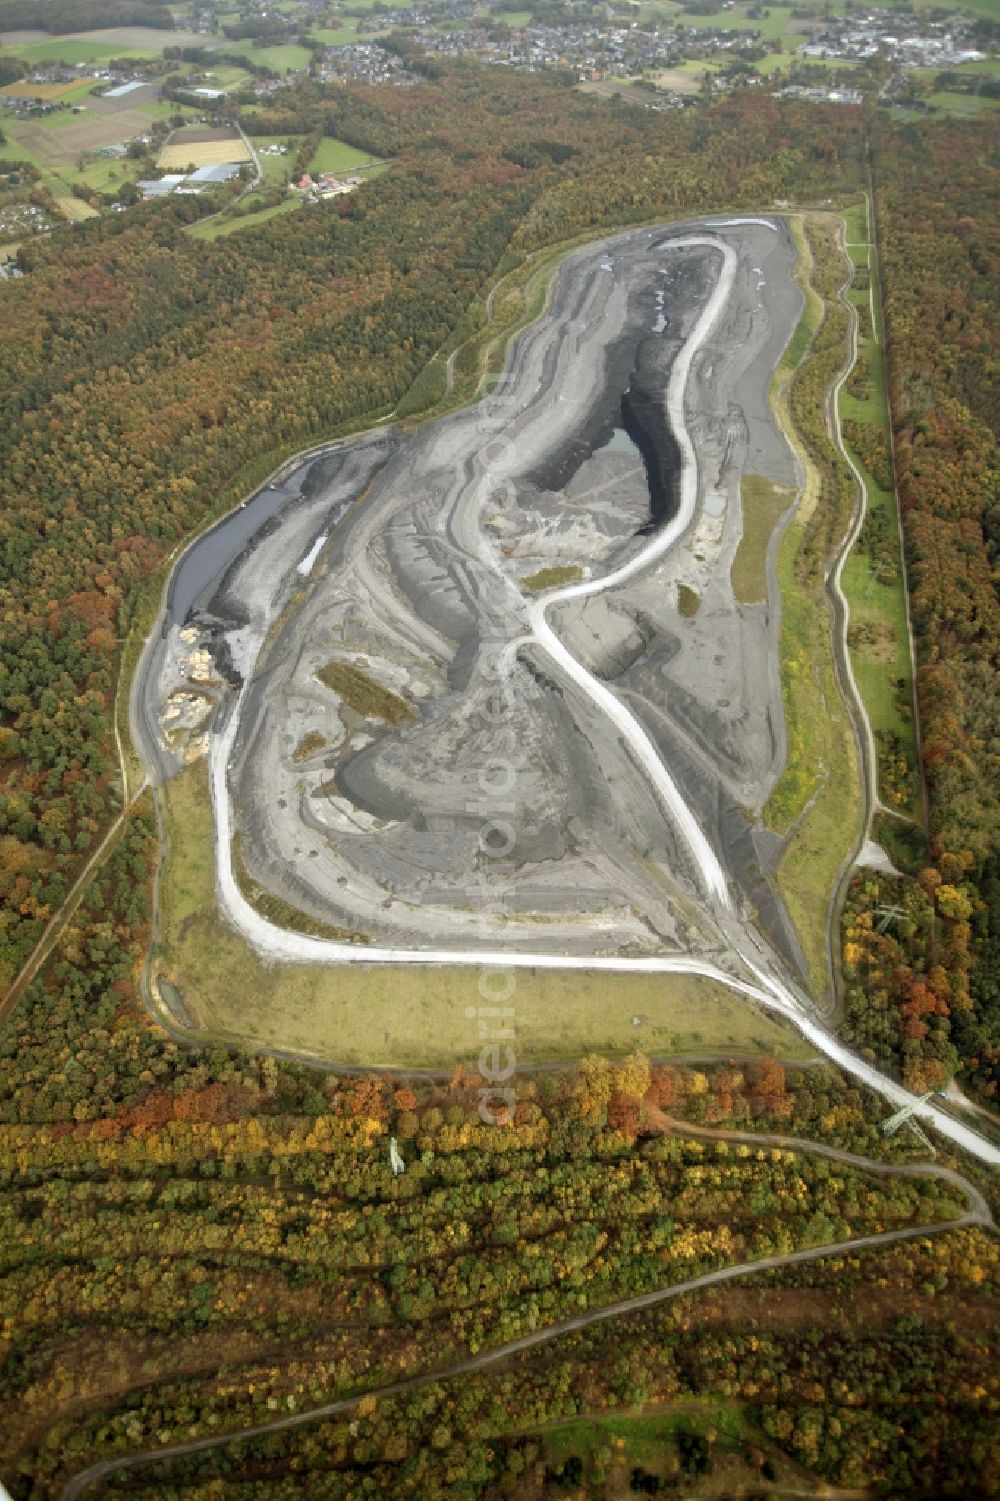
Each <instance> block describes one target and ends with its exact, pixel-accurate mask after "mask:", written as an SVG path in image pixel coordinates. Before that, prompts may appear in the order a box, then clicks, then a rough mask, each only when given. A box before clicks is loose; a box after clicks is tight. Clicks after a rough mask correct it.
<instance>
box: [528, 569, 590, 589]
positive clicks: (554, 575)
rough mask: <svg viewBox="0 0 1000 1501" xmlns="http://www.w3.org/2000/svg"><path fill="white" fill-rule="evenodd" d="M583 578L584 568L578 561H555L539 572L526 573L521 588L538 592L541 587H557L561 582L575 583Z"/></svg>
mask: <svg viewBox="0 0 1000 1501" xmlns="http://www.w3.org/2000/svg"><path fill="white" fill-rule="evenodd" d="M582 578H583V569H582V568H581V567H580V566H579V565H578V564H576V563H553V564H551V565H550V566H549V567H548V568H539V569H538V571H537V573H529V574H526V575H525V577H524V578H523V579H522V580H521V588H522V589H528V590H530V591H531V593H533V594H534V593H537V592H538V590H540V589H555V588H556V587H557V586H558V585H559V584H575V583H577V582H578V581H579V580H580V579H582Z"/></svg>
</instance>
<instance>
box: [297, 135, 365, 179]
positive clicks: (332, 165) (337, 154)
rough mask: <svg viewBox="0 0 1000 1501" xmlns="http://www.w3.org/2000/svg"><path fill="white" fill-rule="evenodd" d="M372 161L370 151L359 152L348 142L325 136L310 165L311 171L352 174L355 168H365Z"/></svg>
mask: <svg viewBox="0 0 1000 1501" xmlns="http://www.w3.org/2000/svg"><path fill="white" fill-rule="evenodd" d="M371 160H372V155H371V152H370V151H359V150H358V148H357V146H350V145H348V143H347V142H346V141H338V140H336V139H335V138H334V137H333V136H324V137H323V140H322V141H321V143H320V147H319V150H318V151H317V152H316V155H315V156H314V157H313V159H312V161H311V162H310V163H309V171H310V172H350V171H351V170H352V169H353V168H355V167H363V166H364V165H365V164H366V162H370V161H371Z"/></svg>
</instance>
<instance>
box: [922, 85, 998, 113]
mask: <svg viewBox="0 0 1000 1501" xmlns="http://www.w3.org/2000/svg"><path fill="white" fill-rule="evenodd" d="M927 107H928V109H935V110H938V111H940V112H941V113H942V114H945V115H958V116H959V117H960V118H961V119H964V120H972V119H975V118H976V116H977V115H982V114H985V113H986V112H995V111H996V110H1000V99H988V98H987V97H986V95H985V94H955V93H952V92H951V91H950V90H948V89H943V90H942V91H941V93H939V94H931V95H930V97H929V98H928V99H927Z"/></svg>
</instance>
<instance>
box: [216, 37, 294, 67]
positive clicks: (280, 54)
mask: <svg viewBox="0 0 1000 1501" xmlns="http://www.w3.org/2000/svg"><path fill="white" fill-rule="evenodd" d="M226 51H227V52H231V53H233V54H234V55H235V54H242V56H244V57H248V58H249V59H250V61H251V62H253V63H256V64H257V66H258V67H261V68H270V69H271V71H272V72H273V73H276V74H283V73H289V72H291V73H297V72H301V71H302V70H303V69H304V68H308V66H309V61H310V58H311V57H312V53H311V52H309V51H308V49H307V48H305V47H299V46H297V45H296V43H294V42H289V43H288V44H287V45H286V46H278V47H255V46H254V44H253V41H252V39H250V38H248V39H246V40H245V41H242V42H227V43H226Z"/></svg>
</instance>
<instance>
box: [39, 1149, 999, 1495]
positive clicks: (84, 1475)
mask: <svg viewBox="0 0 1000 1501" xmlns="http://www.w3.org/2000/svg"><path fill="white" fill-rule="evenodd" d="M671 1126H672V1128H673V1129H675V1130H676V1131H677V1134H678V1135H681V1136H685V1137H702V1138H706V1139H710V1140H714V1141H732V1142H735V1143H741V1142H742V1143H746V1144H748V1145H753V1146H758V1147H781V1148H782V1149H784V1150H792V1151H799V1152H808V1153H810V1154H811V1155H813V1156H817V1157H826V1158H829V1159H831V1160H832V1161H834V1162H842V1163H844V1164H845V1166H850V1167H857V1168H860V1169H862V1170H863V1171H864V1172H869V1173H875V1174H877V1175H879V1176H880V1177H906V1178H920V1177H933V1178H939V1179H941V1180H942V1181H943V1182H947V1183H950V1184H952V1185H953V1186H954V1187H956V1188H958V1189H960V1190H961V1191H962V1192H963V1193H964V1194H965V1196H966V1198H967V1199H968V1201H969V1210H968V1213H966V1214H964V1215H962V1216H960V1217H959V1218H958V1219H956V1220H947V1221H943V1222H940V1223H938V1224H933V1225H914V1226H910V1227H907V1228H906V1229H903V1230H886V1231H883V1232H882V1233H881V1234H878V1235H863V1236H859V1237H858V1238H857V1239H855V1240H845V1241H834V1242H833V1243H831V1244H830V1245H826V1246H810V1247H808V1248H807V1249H806V1250H803V1251H789V1252H786V1253H785V1254H784V1255H781V1256H766V1257H764V1258H763V1259H762V1260H760V1261H745V1262H739V1263H738V1264H737V1265H735V1266H728V1267H720V1268H718V1270H716V1271H714V1272H704V1273H702V1275H701V1276H699V1277H689V1278H687V1279H686V1280H685V1281H684V1282H676V1283H674V1284H673V1285H672V1286H670V1287H663V1288H656V1289H654V1291H652V1292H648V1293H640V1294H638V1295H637V1296H636V1297H633V1298H621V1299H619V1300H618V1302H616V1303H609V1304H607V1305H606V1306H605V1307H604V1308H593V1309H590V1310H589V1311H588V1312H587V1313H581V1314H578V1315H577V1316H576V1317H575V1318H572V1319H565V1320H563V1322H561V1323H559V1324H552V1325H550V1326H549V1327H548V1328H546V1329H536V1330H534V1331H533V1332H532V1333H531V1334H524V1335H521V1337H520V1338H518V1339H513V1340H509V1341H507V1343H506V1344H503V1345H498V1346H497V1347H496V1348H495V1349H492V1350H486V1351H483V1352H482V1353H480V1354H479V1355H471V1356H469V1357H468V1359H466V1360H458V1361H453V1362H452V1363H451V1364H450V1365H447V1366H442V1367H440V1368H439V1369H438V1370H435V1371H426V1372H423V1373H421V1374H420V1375H417V1376H408V1377H406V1378H404V1379H403V1380H402V1381H394V1382H392V1383H391V1384H390V1385H388V1386H382V1387H377V1388H376V1389H374V1390H373V1391H368V1392H358V1393H357V1395H356V1396H353V1397H342V1398H341V1399H340V1400H339V1401H336V1402H326V1403H324V1404H323V1405H322V1406H320V1407H314V1408H311V1409H310V1410H309V1411H308V1412H299V1413H292V1414H290V1415H289V1416H288V1417H285V1418H276V1419H275V1420H274V1421H273V1422H270V1423H255V1424H253V1425H252V1426H250V1427H247V1428H239V1429H234V1430H232V1431H231V1432H228V1433H216V1434H212V1435H211V1436H210V1437H207V1438H198V1439H191V1440H190V1441H189V1442H187V1443H183V1444H167V1445H166V1446H164V1447H163V1448H161V1449H147V1450H143V1451H142V1452H141V1453H137V1454H129V1455H125V1456H124V1457H119V1458H115V1459H105V1460H101V1461H100V1462H99V1463H98V1464H94V1465H90V1466H89V1468H87V1469H86V1470H81V1471H80V1473H79V1474H78V1475H74V1476H73V1478H72V1479H71V1480H70V1481H69V1482H68V1483H67V1485H66V1486H65V1487H64V1489H63V1491H62V1494H61V1498H60V1501H77V1498H78V1497H80V1496H82V1495H83V1493H84V1492H85V1491H86V1490H87V1489H88V1487H89V1486H91V1485H93V1484H95V1482H97V1481H98V1480H101V1479H103V1478H104V1477H105V1476H108V1475H113V1474H117V1473H120V1472H121V1471H123V1470H132V1469H139V1468H141V1467H142V1466H143V1465H148V1464H155V1463H156V1462H157V1461H158V1460H161V1459H170V1458H182V1457H183V1456H184V1455H187V1454H201V1453H204V1452H206V1451H208V1450H209V1449H221V1448H223V1447H225V1445H227V1444H230V1443H232V1442H234V1441H235V1440H237V1439H251V1438H261V1437H264V1436H265V1435H267V1434H271V1433H282V1432H286V1431H288V1430H289V1429H292V1428H302V1427H305V1426H306V1425H307V1424H310V1423H317V1422H321V1421H322V1420H323V1419H324V1418H332V1417H337V1416H338V1415H339V1414H341V1413H345V1412H349V1411H350V1410H351V1409H352V1408H353V1407H355V1406H356V1405H357V1403H358V1402H360V1401H361V1399H362V1397H375V1398H376V1399H379V1398H384V1397H393V1396H397V1395H399V1394H400V1393H401V1392H409V1391H415V1390H417V1389H418V1388H420V1387H423V1386H430V1385H432V1384H433V1383H434V1382H436V1381H449V1380H453V1379H454V1378H455V1377H456V1376H465V1375H469V1374H471V1373H472V1372H474V1371H481V1370H485V1369H487V1368H488V1367H490V1366H494V1365H499V1364H500V1363H501V1362H503V1361H505V1360H507V1359H509V1358H510V1357H511V1356H512V1355H518V1354H521V1353H522V1352H523V1351H525V1350H533V1349H535V1348H537V1347H538V1346H539V1345H545V1344H549V1343H551V1341H552V1340H555V1339H559V1338H561V1337H562V1336H563V1335H564V1334H572V1333H573V1332H574V1331H576V1330H579V1329H588V1328H590V1327H591V1326H592V1325H594V1324H600V1323H604V1322H606V1321H607V1320H608V1319H615V1318H622V1317H625V1316H627V1315H628V1314H631V1313H641V1312H643V1311H644V1310H645V1309H647V1308H655V1307H657V1306H658V1305H659V1304H660V1303H666V1302H668V1301H669V1300H670V1299H671V1298H678V1297H681V1296H683V1294H684V1293H690V1292H697V1291H698V1290H699V1289H700V1288H703V1287H712V1286H715V1285H716V1284H718V1283H722V1282H732V1281H734V1280H735V1279H736V1278H738V1277H745V1276H747V1275H750V1274H752V1273H755V1272H763V1271H773V1270H775V1269H777V1268H779V1267H784V1266H795V1265H797V1264H798V1263H800V1262H807V1261H821V1260H823V1259H824V1258H826V1257H827V1256H841V1255H845V1254H848V1253H851V1254H853V1253H855V1252H857V1251H861V1250H866V1249H868V1248H869V1247H872V1246H884V1245H892V1244H894V1243H895V1242H897V1241H902V1240H913V1239H915V1238H917V1237H918V1236H927V1235H936V1234H940V1233H941V1232H942V1231H945V1230H958V1229H963V1228H967V1227H969V1226H973V1225H978V1226H992V1225H993V1216H992V1214H991V1213H990V1209H989V1205H988V1204H987V1203H986V1200H985V1199H984V1197H983V1195H982V1194H981V1193H980V1192H979V1190H978V1189H977V1188H976V1187H975V1186H974V1185H973V1184H971V1183H969V1182H968V1181H967V1180H966V1179H965V1178H963V1177H962V1176H961V1174H959V1173H956V1172H953V1171H952V1170H951V1169H950V1168H946V1167H939V1166H937V1165H936V1164H931V1163H927V1164H924V1163H907V1164H900V1165H897V1164H895V1163H885V1162H876V1161H875V1160H874V1159H872V1158H868V1157H861V1156H859V1155H858V1154H857V1153H855V1152H847V1151H844V1150H842V1149H841V1148H840V1147H831V1146H827V1145H826V1144H825V1143H823V1142H816V1141H810V1140H807V1139H805V1138H802V1137H796V1136H780V1135H773V1134H771V1133H760V1134H758V1133H754V1132H750V1131H716V1130H712V1129H710V1128H708V1127H701V1126H689V1125H687V1124H686V1123H684V1122H680V1121H676V1122H671Z"/></svg>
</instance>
